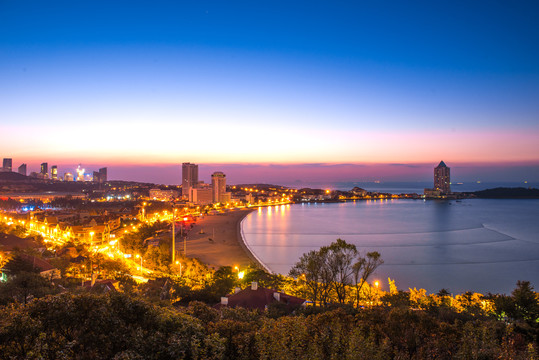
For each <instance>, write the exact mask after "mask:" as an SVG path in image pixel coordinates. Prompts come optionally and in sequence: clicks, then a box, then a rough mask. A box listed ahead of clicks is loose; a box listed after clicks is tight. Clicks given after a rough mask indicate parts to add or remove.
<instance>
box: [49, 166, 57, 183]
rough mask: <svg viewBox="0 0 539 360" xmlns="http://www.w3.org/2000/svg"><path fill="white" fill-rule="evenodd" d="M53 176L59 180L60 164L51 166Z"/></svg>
mask: <svg viewBox="0 0 539 360" xmlns="http://www.w3.org/2000/svg"><path fill="white" fill-rule="evenodd" d="M51 178H52V179H53V180H58V166H56V165H53V166H52V167H51Z"/></svg>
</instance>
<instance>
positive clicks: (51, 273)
mask: <svg viewBox="0 0 539 360" xmlns="http://www.w3.org/2000/svg"><path fill="white" fill-rule="evenodd" d="M18 256H19V257H20V258H21V260H22V261H24V262H25V263H27V264H29V265H31V266H32V268H33V269H35V270H36V271H38V272H39V275H41V276H43V277H44V278H46V279H51V280H52V279H60V278H61V272H60V270H58V269H57V268H55V267H54V266H52V265H51V264H50V263H49V262H47V261H45V260H43V259H40V258H38V257H36V256H32V255H27V254H19V255H18Z"/></svg>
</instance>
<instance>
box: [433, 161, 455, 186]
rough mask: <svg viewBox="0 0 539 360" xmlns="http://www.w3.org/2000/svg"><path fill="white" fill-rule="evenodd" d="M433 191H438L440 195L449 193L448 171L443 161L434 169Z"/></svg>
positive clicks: (449, 180)
mask: <svg viewBox="0 0 539 360" xmlns="http://www.w3.org/2000/svg"><path fill="white" fill-rule="evenodd" d="M434 189H435V190H440V192H441V193H442V194H450V193H451V178H450V169H449V168H448V167H447V166H446V165H445V163H444V162H443V161H440V164H439V165H438V166H436V167H435V168H434Z"/></svg>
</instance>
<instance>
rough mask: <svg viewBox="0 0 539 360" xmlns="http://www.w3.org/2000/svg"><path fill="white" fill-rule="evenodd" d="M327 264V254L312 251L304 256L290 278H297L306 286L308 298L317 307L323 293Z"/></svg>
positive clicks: (292, 270)
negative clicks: (323, 279)
mask: <svg viewBox="0 0 539 360" xmlns="http://www.w3.org/2000/svg"><path fill="white" fill-rule="evenodd" d="M324 263H325V254H321V253H320V252H319V251H316V250H311V251H309V252H308V253H306V254H303V255H302V256H301V258H300V259H299V261H298V262H297V263H296V265H294V267H292V269H291V270H290V276H293V277H296V278H298V279H299V281H300V282H302V283H303V284H304V285H305V288H306V294H305V295H306V297H307V298H309V299H311V300H312V301H313V303H314V304H315V305H316V304H317V303H318V300H319V298H320V295H321V294H320V293H321V291H322V284H321V282H322V273H323V271H324V270H323V268H324Z"/></svg>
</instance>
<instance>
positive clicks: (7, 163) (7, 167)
mask: <svg viewBox="0 0 539 360" xmlns="http://www.w3.org/2000/svg"><path fill="white" fill-rule="evenodd" d="M12 169H13V160H12V159H8V158H5V159H4V162H3V164H2V170H3V171H12Z"/></svg>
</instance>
